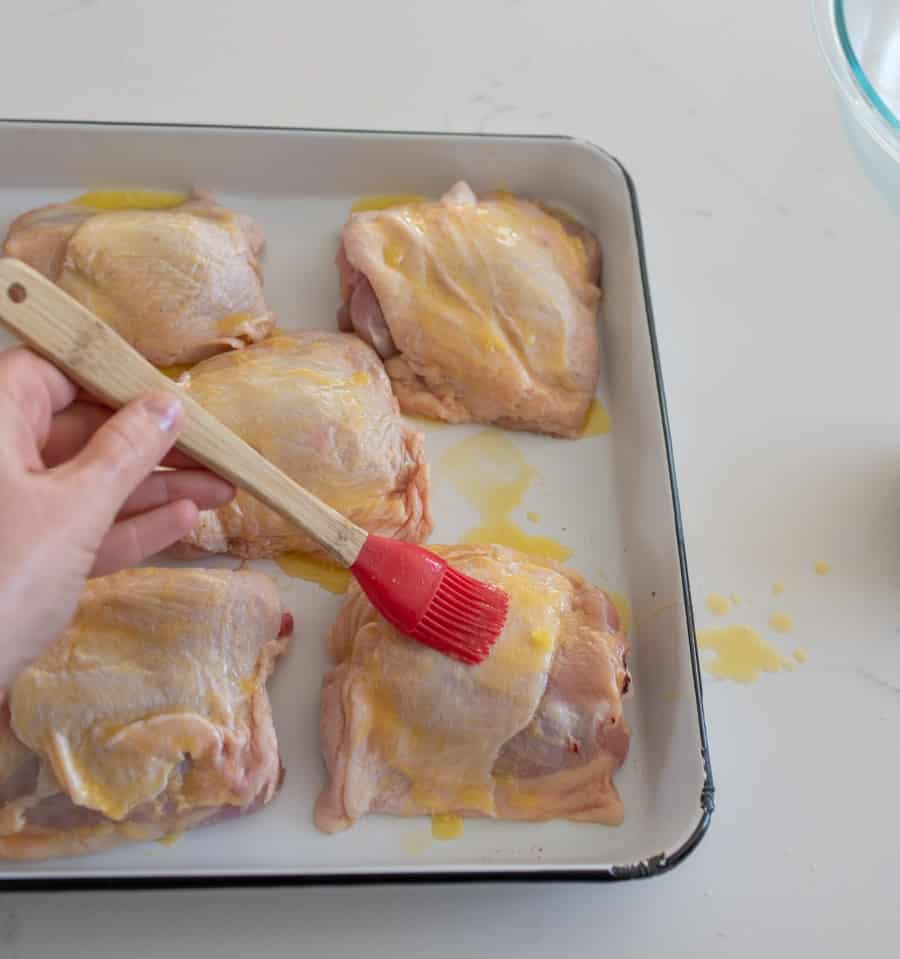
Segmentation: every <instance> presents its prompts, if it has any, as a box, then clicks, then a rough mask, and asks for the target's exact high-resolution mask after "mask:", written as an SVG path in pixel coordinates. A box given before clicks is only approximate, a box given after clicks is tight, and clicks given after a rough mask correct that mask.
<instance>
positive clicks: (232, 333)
mask: <svg viewBox="0 0 900 959" xmlns="http://www.w3.org/2000/svg"><path fill="white" fill-rule="evenodd" d="M262 244H263V239H262V234H261V233H260V232H259V229H258V227H256V225H255V224H253V223H252V221H250V220H249V219H248V218H246V217H241V216H238V215H236V214H233V213H231V212H230V211H229V210H226V209H225V208H224V207H222V206H219V205H218V204H217V203H216V202H215V201H214V200H212V199H211V198H210V197H208V196H207V195H206V194H202V193H195V194H192V195H191V196H190V198H188V199H186V200H185V201H184V202H183V203H180V204H178V205H176V206H171V207H169V208H167V209H113V210H98V209H95V208H93V207H91V206H88V205H84V204H82V203H80V202H78V201H73V202H70V203H59V204H54V205H52V206H47V207H42V208H41V209H38V210H33V211H31V212H30V213H25V214H23V215H22V216H20V217H19V218H18V219H17V220H15V221H14V222H13V224H12V226H11V227H10V229H9V233H8V234H7V237H6V241H5V243H4V247H3V252H4V253H5V254H6V255H7V256H14V257H17V258H18V259H20V260H24V261H25V262H26V263H28V264H30V265H31V266H33V267H34V268H35V269H37V270H39V271H40V272H42V273H43V274H44V275H45V276H47V277H48V278H49V279H51V280H53V281H55V282H56V283H58V284H59V286H61V287H62V288H63V289H64V290H65V291H66V292H67V293H69V294H70V295H71V296H73V297H74V298H75V299H76V300H78V301H79V302H80V303H83V304H84V305H85V306H86V307H88V308H89V309H90V310H92V311H93V312H94V313H95V314H96V315H97V316H99V317H100V318H101V319H102V320H105V321H106V322H107V323H109V324H110V326H112V327H113V328H114V329H115V330H116V331H117V332H118V333H119V334H120V335H121V336H123V337H124V338H125V339H126V340H128V342H129V343H131V344H132V346H134V347H135V348H136V349H137V350H138V351H139V352H140V353H142V354H143V355H144V356H145V357H146V358H147V359H148V360H150V362H151V363H155V364H156V365H157V366H168V365H173V364H181V363H195V362H197V361H198V360H202V359H204V358H206V357H208V356H212V355H214V354H216V353H221V352H223V351H225V350H229V349H237V348H240V347H242V346H244V345H246V344H247V343H253V342H256V341H258V340H261V339H263V338H264V337H266V336H267V335H268V334H269V332H270V331H271V329H272V327H273V326H274V322H275V321H274V316H273V315H272V314H271V313H270V311H269V309H268V307H267V306H266V303H265V301H264V299H263V292H262V270H261V267H260V265H259V262H258V260H257V253H258V252H259V251H260V249H261V248H262Z"/></svg>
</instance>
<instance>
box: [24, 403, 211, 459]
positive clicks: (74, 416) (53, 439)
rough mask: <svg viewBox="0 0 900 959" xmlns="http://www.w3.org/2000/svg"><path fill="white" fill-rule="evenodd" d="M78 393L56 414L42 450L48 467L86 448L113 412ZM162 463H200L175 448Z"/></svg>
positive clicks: (42, 455)
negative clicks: (69, 403)
mask: <svg viewBox="0 0 900 959" xmlns="http://www.w3.org/2000/svg"><path fill="white" fill-rule="evenodd" d="M83 396H85V394H83V393H81V394H79V399H76V400H75V402H74V403H72V405H71V406H69V407H68V408H67V409H65V410H63V412H62V413H58V414H57V415H56V416H54V417H53V422H52V423H51V425H50V429H49V431H48V433H47V437H46V441H45V443H44V446H43V448H42V450H41V457H42V459H43V461H44V465H45V466H46V467H47V468H48V469H53V467H55V466H59V465H60V464H61V463H65V462H66V461H67V460H70V459H71V458H72V457H73V456H76V455H77V454H78V453H80V452H81V450H82V449H84V446H85V444H86V443H87V441H88V440H89V439H90V438H91V437H92V436H93V435H94V433H96V432H97V430H98V429H100V427H101V426H102V425H103V424H104V423H105V422H106V421H107V420H108V419H109V418H110V417H111V416H112V415H113V411H112V410H111V409H109V408H108V407H106V406H101V405H99V403H97V402H90V401H87V400H85V399H82V398H81V397H83ZM162 465H163V466H171V467H175V468H182V469H183V468H188V469H190V468H192V467H197V466H198V465H199V464H197V463H195V462H194V461H193V460H192V459H191V458H190V457H189V456H187V455H186V454H185V453H182V452H180V451H179V450H174V449H173V450H172V451H171V452H170V453H169V454H168V455H167V456H166V457H165V459H164V460H163V461H162Z"/></svg>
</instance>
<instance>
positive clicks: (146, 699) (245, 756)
mask: <svg viewBox="0 0 900 959" xmlns="http://www.w3.org/2000/svg"><path fill="white" fill-rule="evenodd" d="M291 628H292V623H291V619H290V616H289V615H287V614H283V613H282V610H281V603H280V600H279V598H278V593H277V590H276V588H275V586H274V584H273V583H272V581H271V580H269V579H268V578H267V577H265V576H262V575H260V574H258V573H251V572H239V573H234V572H229V571H227V570H200V569H182V570H174V569H135V570H130V571H127V572H123V573H118V574H116V575H114V576H108V577H105V578H102V579H96V580H92V581H91V582H90V583H89V584H88V586H87V591H86V592H85V595H84V597H83V599H82V602H81V604H80V606H79V608H78V612H77V614H76V616H75V619H74V621H73V623H72V624H71V626H70V627H69V628H68V629H67V630H66V631H65V632H64V633H63V635H62V637H61V638H60V639H59V640H58V641H57V642H56V644H55V645H53V646H52V647H51V648H50V649H49V650H48V651H47V652H46V653H45V654H44V655H43V656H41V657H40V659H38V660H37V662H35V663H34V664H33V665H31V666H30V667H28V668H27V669H26V670H24V672H22V673H21V674H20V675H19V676H18V677H17V679H16V680H15V682H14V683H13V686H12V689H11V692H10V697H9V708H8V709H7V708H6V706H4V707H3V708H2V713H0V858H6V859H43V858H47V857H50V856H68V855H74V854H76V853H83V852H93V851H96V850H99V849H104V848H107V847H109V846H112V845H115V844H117V843H120V842H124V841H126V840H136V839H138V840H149V839H158V838H160V837H162V836H166V835H171V834H178V833H180V832H182V831H183V830H185V829H189V828H192V827H194V826H199V825H201V824H205V823H211V822H215V821H218V820H222V819H226V818H230V817H233V816H239V815H241V814H243V813H247V812H253V811H255V810H256V809H259V808H261V807H262V806H264V805H265V804H266V803H268V802H269V800H270V799H271V798H272V797H273V796H274V795H275V792H276V791H277V789H278V788H279V786H280V785H281V779H282V775H283V774H282V769H281V764H280V761H279V756H278V744H277V741H276V738H275V729H274V727H273V725H272V714H271V709H270V706H269V698H268V695H267V693H266V680H267V679H268V678H269V675H270V674H271V672H272V669H273V668H274V665H275V660H276V659H277V658H278V656H280V655H281V654H282V653H283V652H284V650H285V648H286V645H287V643H288V638H287V634H289V633H290V631H291Z"/></svg>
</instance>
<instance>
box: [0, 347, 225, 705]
mask: <svg viewBox="0 0 900 959" xmlns="http://www.w3.org/2000/svg"><path fill="white" fill-rule="evenodd" d="M182 417H183V414H182V409H181V403H180V402H179V401H178V399H177V397H175V396H173V395H172V394H170V393H165V392H160V393H152V394H149V395H147V396H145V397H143V398H142V399H139V400H136V401H134V402H133V403H129V404H128V406H126V407H124V408H123V409H121V410H120V411H119V412H117V413H115V414H112V413H111V412H110V411H109V410H108V409H106V408H105V407H102V406H99V405H97V404H96V403H92V402H90V401H89V400H85V399H84V398H83V397H82V396H80V395H79V393H78V390H77V388H76V387H75V386H74V385H73V384H72V383H71V382H70V381H69V380H68V379H67V378H66V377H65V376H64V375H63V374H62V373H60V372H59V371H58V370H57V369H55V368H54V367H53V366H51V365H50V364H49V363H48V362H46V361H45V360H43V359H41V358H40V357H38V356H36V355H35V354H34V353H32V352H30V351H29V350H25V349H21V348H18V349H13V350H8V351H6V352H0V701H2V699H3V691H4V690H5V689H7V688H8V687H9V684H10V682H11V681H12V679H13V678H14V677H15V675H16V674H17V673H18V672H19V671H20V670H21V669H22V668H23V667H24V666H26V665H27V664H28V663H29V662H31V660H33V659H34V658H35V657H36V656H38V655H39V654H40V653H41V652H42V651H43V650H44V649H45V648H46V647H47V646H49V645H50V643H52V642H53V640H54V639H56V637H57V636H58V635H59V634H60V633H61V632H62V630H63V629H64V628H65V626H66V625H67V624H68V623H69V621H70V620H71V618H72V615H73V613H74V612H75V607H76V606H77V604H78V600H79V598H80V596H81V592H82V589H83V587H84V582H85V579H86V578H87V577H89V576H99V575H103V574H104V573H110V572H113V571H115V570H117V569H121V568H123V567H126V566H134V565H136V564H137V563H140V562H141V561H142V560H144V559H145V558H146V557H148V556H151V555H152V554H154V553H157V552H159V551H160V550H162V549H165V548H166V547H167V546H170V545H171V544H172V543H174V542H176V541H177V540H178V539H179V538H180V537H181V536H183V535H184V534H185V533H187V532H188V531H189V530H190V529H192V528H193V526H194V525H195V524H196V522H197V516H198V511H199V510H201V509H213V508H215V507H218V506H224V505H225V504H226V503H227V502H229V501H230V500H231V499H232V497H233V496H234V489H233V487H232V486H231V485H230V484H228V483H226V482H225V481H224V480H222V479H219V478H218V477H216V476H214V475H213V474H212V473H210V472H208V471H206V470H203V469H197V468H196V465H195V464H193V463H192V462H191V461H190V460H189V459H188V458H187V457H186V456H184V455H182V454H181V453H178V452H177V451H175V452H170V450H171V449H172V446H173V444H174V442H175V439H176V437H177V435H178V432H179V429H180V428H181V424H182ZM167 454H168V455H167ZM160 463H163V464H164V465H167V466H171V467H174V469H172V470H163V471H156V472H154V469H155V467H157V466H158V465H159V464H160Z"/></svg>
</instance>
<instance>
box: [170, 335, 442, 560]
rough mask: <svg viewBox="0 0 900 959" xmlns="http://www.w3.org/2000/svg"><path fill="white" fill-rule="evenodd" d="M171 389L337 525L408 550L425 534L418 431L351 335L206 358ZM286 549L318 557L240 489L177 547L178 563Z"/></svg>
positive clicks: (287, 340)
mask: <svg viewBox="0 0 900 959" xmlns="http://www.w3.org/2000/svg"><path fill="white" fill-rule="evenodd" d="M181 382H182V384H183V388H184V389H185V390H187V392H188V393H189V395H190V396H192V397H193V398H194V399H195V400H197V401H198V402H199V403H200V404H201V405H202V406H204V407H206V409H208V410H209V411H210V412H211V413H213V414H214V415H215V416H216V417H218V419H220V420H221V421H222V422H223V423H225V425H226V426H228V427H230V428H231V429H232V430H234V431H235V432H236V433H237V434H238V435H239V436H240V437H241V438H242V439H244V440H246V441H247V442H248V443H250V445H251V446H253V447H254V448H255V449H256V450H258V451H259V452H260V453H261V454H262V455H263V456H265V457H266V459H268V460H270V461H271V462H273V463H274V464H275V465H276V466H278V467H280V468H281V469H282V470H284V471H285V472H286V473H287V474H288V475H289V476H291V477H292V478H293V479H295V480H296V481H297V482H298V483H300V485H301V486H304V487H306V488H307V489H308V490H310V492H312V493H314V494H315V495H316V496H318V497H319V498H321V499H323V500H324V501H325V502H326V503H328V504H329V505H330V506H332V507H334V509H336V510H338V511H339V512H340V513H342V514H343V515H345V516H346V517H348V519H350V520H352V521H353V522H355V523H357V524H358V525H360V526H362V527H364V528H365V529H366V530H368V531H369V532H373V533H377V534H379V535H382V536H391V537H395V538H398V539H405V540H410V541H413V542H421V541H422V540H424V539H425V538H426V537H427V536H428V533H429V532H430V530H431V512H430V507H429V485H428V467H427V463H426V460H425V453H424V447H423V443H422V437H421V434H419V433H418V432H417V431H416V430H414V429H413V428H412V427H410V426H409V425H408V424H407V423H405V422H404V421H403V418H402V417H401V416H400V414H399V412H398V409H397V401H396V400H395V398H394V395H393V393H392V392H391V386H390V382H389V381H388V378H387V376H386V375H385V372H384V368H383V366H382V364H381V362H380V361H379V359H378V357H377V356H376V354H375V353H374V351H373V350H372V349H371V348H370V347H369V346H367V345H366V344H365V343H363V342H362V341H361V340H359V339H358V338H357V337H355V336H350V335H348V334H345V333H332V332H324V331H306V332H302V333H295V334H291V335H285V336H279V337H273V338H271V339H269V340H266V341H265V342H263V343H260V344H257V345H256V346H252V347H248V348H247V349H245V350H241V351H239V352H234V353H229V354H225V355H223V356H218V357H214V358H213V359H210V360H206V361H205V362H203V363H200V364H198V365H197V366H195V367H193V368H192V369H191V370H190V372H189V373H188V374H186V375H185V376H184V377H183V378H182V381H181ZM291 552H300V553H316V554H319V553H320V552H321V551H320V550H319V548H318V547H317V546H316V545H315V544H314V543H313V542H312V541H311V540H309V539H308V537H306V536H305V535H304V534H303V533H302V532H301V531H300V530H299V529H297V527H295V526H294V525H293V524H291V523H289V522H288V521H287V520H284V519H282V518H281V517H280V516H278V515H276V514H275V513H274V512H273V511H272V510H270V509H269V508H268V507H266V506H263V504H262V503H260V502H259V501H258V500H256V499H254V498H253V497H252V496H250V495H249V494H247V493H244V492H239V493H238V495H237V497H236V499H235V500H234V501H233V502H232V503H230V504H229V505H228V506H226V507H223V508H222V509H219V510H215V511H212V512H206V513H203V514H201V518H200V523H199V525H198V526H197V528H196V529H195V530H194V531H193V532H192V533H191V534H190V535H189V536H188V537H187V538H186V539H185V541H184V543H183V544H182V547H181V553H182V555H197V554H198V553H200V554H202V553H232V554H233V555H237V556H242V557H246V558H258V557H276V556H281V555H283V554H285V553H291ZM295 565H296V564H295ZM287 571H288V572H289V573H290V572H291V571H290V569H288V570H287ZM311 578H315V577H314V576H313V577H311Z"/></svg>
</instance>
